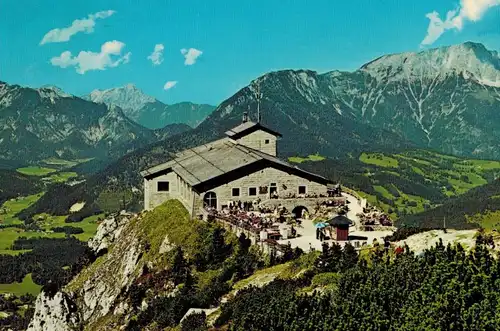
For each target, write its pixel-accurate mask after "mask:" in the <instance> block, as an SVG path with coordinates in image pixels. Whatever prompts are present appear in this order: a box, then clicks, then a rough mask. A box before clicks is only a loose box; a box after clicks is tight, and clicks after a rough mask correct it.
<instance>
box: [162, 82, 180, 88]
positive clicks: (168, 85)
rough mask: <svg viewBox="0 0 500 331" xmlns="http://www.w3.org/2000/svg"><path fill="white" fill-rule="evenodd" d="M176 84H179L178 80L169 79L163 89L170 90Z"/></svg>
mask: <svg viewBox="0 0 500 331" xmlns="http://www.w3.org/2000/svg"><path fill="white" fill-rule="evenodd" d="M175 85H177V81H176V80H171V81H168V82H166V83H165V85H164V86H163V89H164V90H170V89H171V88H172V87H174V86H175Z"/></svg>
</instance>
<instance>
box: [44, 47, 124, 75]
mask: <svg viewBox="0 0 500 331" xmlns="http://www.w3.org/2000/svg"><path fill="white" fill-rule="evenodd" d="M124 47H125V44H124V43H122V42H121V41H117V40H113V41H107V42H105V43H104V44H102V46H101V51H100V52H99V53H95V52H90V51H81V52H80V53H79V54H78V55H77V56H73V55H72V54H71V52H70V51H65V52H62V53H61V55H60V56H56V57H53V58H52V59H51V60H50V63H52V65H53V66H56V67H61V68H67V67H75V68H76V72H78V73H79V74H82V75H83V74H84V73H85V72H87V71H92V70H106V68H114V67H118V66H119V65H120V64H125V63H128V62H129V61H130V56H131V53H130V52H128V53H126V54H125V55H123V56H121V54H122V50H123V48H124Z"/></svg>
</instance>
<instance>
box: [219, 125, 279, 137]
mask: <svg viewBox="0 0 500 331" xmlns="http://www.w3.org/2000/svg"><path fill="white" fill-rule="evenodd" d="M257 130H262V131H265V132H268V133H270V134H272V135H275V136H277V137H281V133H279V132H276V131H274V130H271V129H269V128H267V127H265V126H263V125H262V124H260V123H255V122H252V121H248V122H244V123H241V124H240V125H238V126H237V127H235V128H232V129H231V130H228V131H226V135H227V136H228V137H230V138H232V139H238V138H241V137H244V136H246V135H247V134H250V133H252V132H254V131H257Z"/></svg>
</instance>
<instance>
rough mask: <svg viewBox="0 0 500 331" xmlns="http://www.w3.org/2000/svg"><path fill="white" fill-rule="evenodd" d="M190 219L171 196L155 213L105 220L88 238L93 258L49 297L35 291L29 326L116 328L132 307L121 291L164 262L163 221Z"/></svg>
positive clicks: (57, 330) (32, 330) (62, 329)
mask: <svg viewBox="0 0 500 331" xmlns="http://www.w3.org/2000/svg"><path fill="white" fill-rule="evenodd" d="M188 218H189V216H188V214H187V211H186V210H185V209H184V207H183V206H182V205H181V204H180V203H178V202H176V201H172V202H169V203H167V205H165V206H162V207H160V208H159V209H157V210H155V211H153V212H149V213H142V214H139V215H133V214H127V213H122V214H120V215H116V216H112V217H110V218H108V219H106V220H105V221H103V223H102V224H101V225H100V226H99V228H98V231H97V234H96V235H95V236H94V238H93V239H91V240H90V242H89V246H90V247H91V248H92V249H93V250H94V252H95V253H96V254H97V255H98V256H99V257H98V258H97V260H96V261H95V262H94V263H93V264H91V265H90V266H88V267H87V268H86V269H84V270H83V271H82V272H81V273H80V274H79V275H77V277H76V278H75V279H73V280H72V281H71V283H69V284H68V285H67V286H66V287H65V288H63V289H62V290H61V291H59V292H57V293H56V294H55V295H54V296H53V297H51V296H50V295H49V294H47V293H44V292H42V293H41V294H40V295H39V296H38V298H37V301H36V306H35V314H34V317H33V320H32V321H31V323H30V327H29V328H28V330H30V331H35V330H40V331H42V330H47V329H46V327H47V326H51V327H52V328H51V330H53V331H66V330H68V331H69V330H74V329H79V330H83V329H84V330H118V329H119V327H120V326H123V325H126V323H127V321H128V320H129V319H130V317H131V316H130V315H129V314H130V311H131V307H129V306H128V304H127V302H126V300H125V299H124V297H123V295H124V294H125V293H126V291H127V290H128V289H129V287H130V286H131V284H132V283H133V282H135V281H137V279H138V278H139V277H141V276H142V275H143V272H144V271H145V270H154V269H158V268H159V269H161V268H162V267H163V266H164V264H165V263H166V260H165V259H166V253H168V251H169V248H168V247H169V245H168V242H169V237H168V236H167V227H166V226H165V224H167V223H168V222H169V221H171V222H173V221H174V219H175V220H184V221H185V220H187V219H188ZM170 230H171V229H170ZM176 240H182V238H176ZM174 241H175V239H174ZM176 243H178V241H176ZM145 268H146V269H145Z"/></svg>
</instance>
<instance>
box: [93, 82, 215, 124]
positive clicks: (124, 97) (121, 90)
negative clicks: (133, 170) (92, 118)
mask: <svg viewBox="0 0 500 331" xmlns="http://www.w3.org/2000/svg"><path fill="white" fill-rule="evenodd" d="M83 98H84V99H86V100H91V101H93V102H97V103H105V104H108V105H111V104H114V105H117V106H119V107H120V108H122V109H123V111H124V113H125V115H127V116H128V117H129V118H131V119H133V120H134V121H136V122H137V123H139V124H141V125H143V126H145V127H148V128H151V129H158V128H163V127H164V126H165V125H168V124H174V123H185V124H188V125H189V126H191V127H196V126H197V125H198V124H199V123H201V122H202V121H203V120H204V119H205V118H206V117H207V116H208V115H209V114H210V113H211V112H212V111H213V110H214V109H215V107H214V106H210V105H205V104H202V105H198V104H194V103H191V102H181V103H176V104H173V105H166V104H164V103H162V102H161V101H158V100H156V99H155V98H153V97H151V96H148V95H146V94H144V93H143V92H142V91H141V90H140V89H138V88H137V87H136V86H135V85H133V84H127V85H125V86H123V87H117V88H112V89H108V90H94V91H92V92H91V93H90V94H89V95H87V96H84V97H83Z"/></svg>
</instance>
